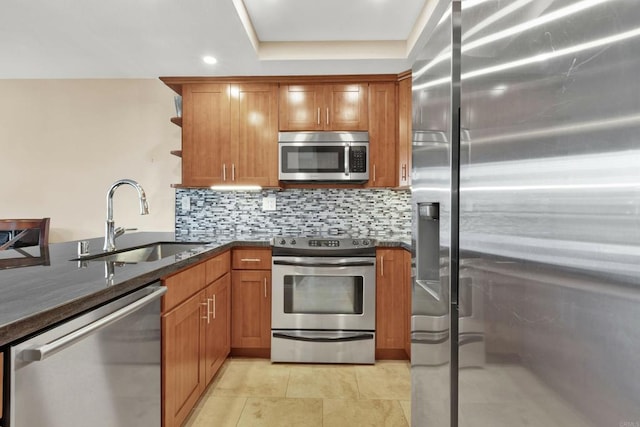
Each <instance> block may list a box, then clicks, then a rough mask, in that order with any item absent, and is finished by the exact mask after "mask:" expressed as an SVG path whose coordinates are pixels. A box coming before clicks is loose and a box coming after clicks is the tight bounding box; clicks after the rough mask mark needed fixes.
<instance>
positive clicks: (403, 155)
mask: <svg viewBox="0 0 640 427" xmlns="http://www.w3.org/2000/svg"><path fill="white" fill-rule="evenodd" d="M411 105H412V104H411V73H409V76H408V77H406V78H404V79H402V80H400V81H399V82H398V186H399V187H409V186H410V185H411V142H412V139H413V134H412V124H411V117H412V116H411Z"/></svg>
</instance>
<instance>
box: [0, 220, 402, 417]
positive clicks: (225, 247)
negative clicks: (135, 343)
mask: <svg viewBox="0 0 640 427" xmlns="http://www.w3.org/2000/svg"><path fill="white" fill-rule="evenodd" d="M271 237H272V236H271V235H256V234H255V233H254V234H251V235H209V236H203V235H200V236H199V238H200V240H201V241H206V242H208V243H203V244H202V246H197V247H195V248H194V249H191V250H188V251H187V252H182V253H179V254H176V255H171V256H168V257H165V258H161V259H158V260H156V261H151V262H141V263H135V264H134V263H132V264H123V263H115V264H113V265H111V267H110V268H111V269H109V268H107V262H105V261H98V260H95V261H86V260H83V261H75V260H74V259H75V258H77V242H68V243H57V244H51V245H49V247H48V248H46V250H47V263H45V264H46V265H39V266H30V267H25V268H10V269H5V270H0V349H1V350H2V352H3V353H4V359H5V361H4V377H5V380H4V382H5V387H4V392H5V394H7V395H8V394H9V391H10V390H11V387H10V381H11V379H10V378H11V373H10V371H9V370H10V363H9V357H8V355H9V353H8V349H9V348H10V346H11V345H12V344H15V343H19V342H21V341H23V340H24V339H26V338H29V337H31V336H33V335H36V334H38V333H39V332H41V331H43V330H48V329H49V328H51V327H52V326H54V325H59V324H64V323H65V322H67V321H69V320H70V319H73V318H75V317H77V316H79V315H82V314H83V313H86V312H88V311H89V310H93V309H95V308H97V307H101V306H102V305H104V304H107V303H110V302H112V301H115V300H119V299H122V298H123V297H125V296H127V295H129V294H131V293H133V292H136V291H138V290H139V289H142V288H145V287H147V286H148V285H150V284H153V283H154V282H158V281H160V280H163V279H167V280H164V284H165V285H166V286H169V287H170V288H171V287H172V286H174V285H175V284H177V285H179V286H190V285H188V284H187V282H184V283H183V282H181V279H179V278H180V276H182V275H185V274H187V273H189V272H192V271H196V270H197V269H198V268H200V267H199V266H202V268H201V270H203V273H202V276H203V277H206V281H205V280H204V279H203V280H202V282H203V287H202V289H203V292H204V286H208V285H209V284H215V283H217V281H218V280H221V279H223V278H224V277H229V273H230V272H231V266H230V264H229V256H228V255H225V254H229V253H230V252H232V251H233V250H234V248H240V247H243V248H257V249H259V248H264V249H267V250H270V247H271V242H270V238H271ZM176 240H179V239H176V238H175V235H174V233H151V232H144V233H133V234H127V235H124V236H122V237H120V238H119V239H118V242H117V245H118V250H120V249H124V248H133V247H138V246H142V245H146V244H149V243H153V242H174V241H176ZM101 243H102V239H101V238H96V239H91V240H90V241H89V245H90V252H92V253H93V252H96V253H100V252H102V251H101V250H100V249H98V250H97V251H96V248H100V247H101ZM377 246H378V247H379V248H385V249H387V250H388V249H393V248H398V249H407V248H408V247H409V242H407V241H406V240H405V239H399V240H391V239H390V240H384V241H380V240H378V241H377ZM25 250H27V251H34V252H36V251H38V250H39V249H38V248H37V247H36V248H26V249H25ZM12 252H13V251H3V253H2V255H1V257H0V265H1V264H2V260H6V259H11V258H13V257H15V256H16V255H17V254H16V253H12ZM223 255H224V256H223ZM224 259H226V260H227V265H216V263H217V264H220V262H222V263H224V261H223V260H224ZM221 260H222V261H221ZM210 271H213V273H211V274H210ZM106 274H107V275H108V276H110V277H105V275H106ZM209 279H211V281H209ZM170 280H172V281H173V282H170ZM197 286H200V285H197ZM194 289H195V288H194ZM198 289H200V288H198ZM198 289H195V290H194V292H195V294H197V293H198V292H200V291H199V290H198ZM186 293H188V292H186ZM195 294H194V296H195ZM167 298H169V294H168V293H167V294H166V295H165V297H164V301H163V313H165V312H168V310H169V308H170V307H169V306H168V302H166V301H167ZM177 301H178V303H177V304H178V305H177V306H176V307H183V306H185V305H186V304H187V302H186V300H184V299H183V300H177ZM183 301H184V302H183ZM214 304H215V303H214ZM165 305H166V306H165ZM196 306H197V307H199V304H196ZM195 310H196V311H195V313H196V319H197V318H199V317H200V315H199V313H200V311H199V310H200V309H199V308H196V309H195ZM213 310H214V311H215V308H214V309H213ZM207 311H209V305H208V304H207ZM207 316H209V314H207ZM165 317H167V318H168V316H165V315H163V318H165ZM197 323H198V322H197V321H196V324H197ZM162 325H163V328H165V327H166V324H165V323H164V320H163V323H162ZM163 348H164V347H163ZM227 354H228V351H227V353H225V356H224V357H226V355H227ZM163 357H164V356H163ZM224 357H223V360H224ZM163 366H164V365H163ZM216 369H217V368H216ZM213 374H215V372H214V373H213ZM213 374H212V375H213ZM207 383H208V382H207ZM202 387H206V384H205V385H204V386H202ZM199 396H200V393H198V394H197V395H196V396H195V398H192V399H195V400H194V402H193V403H195V402H196V401H197V399H198V398H199ZM166 399H167V396H164V395H163V405H164V406H166ZM4 400H5V408H9V407H10V405H7V404H8V403H9V401H10V398H9V397H5V399H4ZM190 407H192V406H190ZM190 407H189V408H190ZM189 410H190V409H187V410H186V411H185V412H184V413H181V414H179V417H174V418H173V420H174V421H175V422H174V423H169V424H167V425H180V423H181V421H182V420H183V419H184V418H185V417H186V416H187V415H188V413H189ZM172 415H175V414H171V415H169V416H168V415H167V414H166V413H165V415H164V417H165V421H166V420H167V418H168V417H169V418H171V416H172ZM6 416H7V415H6V412H5V417H6ZM165 424H166V422H165Z"/></svg>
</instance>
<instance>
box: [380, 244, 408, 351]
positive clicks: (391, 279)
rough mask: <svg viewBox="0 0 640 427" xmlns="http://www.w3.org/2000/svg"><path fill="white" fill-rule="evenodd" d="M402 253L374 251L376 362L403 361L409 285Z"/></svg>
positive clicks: (401, 251) (400, 250) (400, 251)
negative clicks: (387, 360)
mask: <svg viewBox="0 0 640 427" xmlns="http://www.w3.org/2000/svg"><path fill="white" fill-rule="evenodd" d="M404 252H405V251H404V250H403V249H379V250H378V251H377V257H378V260H377V270H378V271H377V274H376V353H377V356H376V358H378V357H380V358H397V357H398V355H401V356H403V357H406V356H405V355H404V348H405V345H406V334H407V333H408V330H407V327H408V325H407V320H406V317H407V314H406V309H407V304H406V298H407V296H408V290H409V283H408V282H407V280H406V278H405V260H406V258H405V257H404V254H403V253H404ZM385 351H386V353H385Z"/></svg>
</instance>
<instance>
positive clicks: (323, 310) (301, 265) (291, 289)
mask: <svg viewBox="0 0 640 427" xmlns="http://www.w3.org/2000/svg"><path fill="white" fill-rule="evenodd" d="M375 268H376V267H375V257H353V258H335V257H273V270H272V283H273V299H272V311H271V325H272V328H273V329H279V330H282V329H290V330H351V331H354V330H355V331H373V330H375V326H376V319H375V313H376V288H375V272H376V269H375Z"/></svg>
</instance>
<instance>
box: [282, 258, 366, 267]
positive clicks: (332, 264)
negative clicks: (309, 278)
mask: <svg viewBox="0 0 640 427" xmlns="http://www.w3.org/2000/svg"><path fill="white" fill-rule="evenodd" d="M273 265H290V266H294V267H373V266H374V265H375V263H374V262H373V261H352V262H349V261H347V262H344V261H343V262H312V263H307V262H298V261H281V260H274V261H273Z"/></svg>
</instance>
